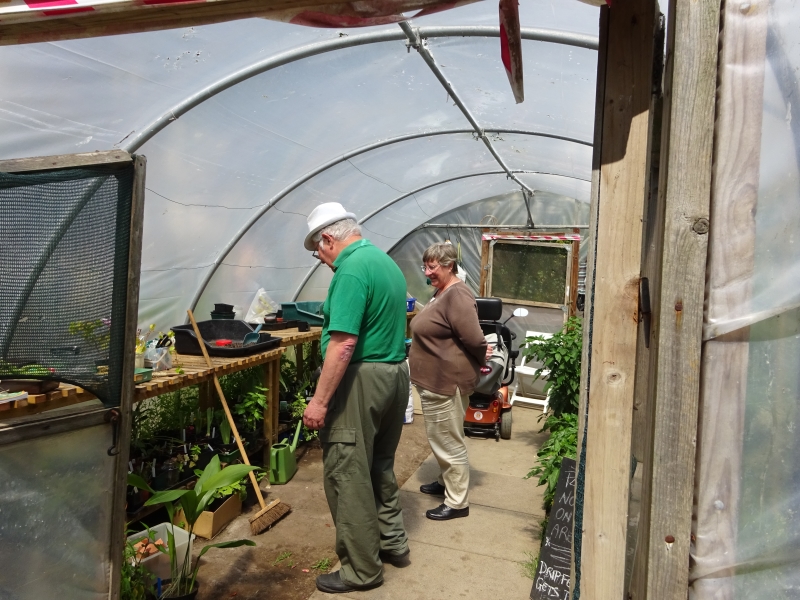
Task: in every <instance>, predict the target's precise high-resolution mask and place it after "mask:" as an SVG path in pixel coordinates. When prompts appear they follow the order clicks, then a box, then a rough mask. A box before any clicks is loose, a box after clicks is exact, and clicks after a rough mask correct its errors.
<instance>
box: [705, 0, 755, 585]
mask: <svg viewBox="0 0 800 600" xmlns="http://www.w3.org/2000/svg"><path fill="white" fill-rule="evenodd" d="M768 10H769V2H768V0H752V1H748V2H745V3H726V4H725V8H724V11H723V21H722V23H723V25H722V37H721V52H720V60H719V71H718V78H719V90H718V94H717V98H718V100H717V127H716V138H715V142H714V170H713V187H712V204H711V236H710V241H709V243H710V248H709V264H708V273H707V278H708V299H707V302H708V315H707V320H708V321H709V322H711V321H712V320H715V319H717V318H720V317H723V318H724V317H725V316H726V315H728V314H729V311H730V310H731V308H733V307H736V306H742V305H743V304H744V305H746V303H747V302H748V300H749V298H750V294H751V287H752V274H753V268H754V267H753V261H754V256H753V254H754V248H755V241H756V240H755V231H756V229H755V214H756V207H757V204H758V186H759V171H760V163H761V156H760V153H761V116H762V112H763V100H764V68H765V64H764V59H765V53H766V38H767V11H768ZM748 340H749V330H748V329H742V330H739V331H734V332H732V333H729V334H727V335H726V336H722V337H719V338H716V339H713V340H709V341H706V342H705V345H704V347H703V358H702V371H701V376H702V383H701V404H700V419H699V427H698V439H697V463H696V464H697V475H696V480H697V482H698V484H697V489H696V490H695V504H696V522H695V524H694V526H695V531H694V534H695V537H696V542H695V544H696V546H695V551H694V552H693V556H695V567H694V569H693V572H692V573H691V574H690V585H691V589H692V593H693V596H694V597H695V598H697V599H698V600H707V599H710V598H714V599H715V600H717V599H718V600H725V599H728V598H733V597H734V590H733V585H732V581H731V578H730V577H705V575H708V574H709V573H712V572H715V571H719V570H720V569H724V568H726V567H728V566H731V565H733V564H735V561H736V537H737V523H738V514H739V480H740V469H741V453H742V434H743V427H744V408H745V395H746V390H747V365H748V358H749V344H748ZM692 580H693V581H692Z"/></svg>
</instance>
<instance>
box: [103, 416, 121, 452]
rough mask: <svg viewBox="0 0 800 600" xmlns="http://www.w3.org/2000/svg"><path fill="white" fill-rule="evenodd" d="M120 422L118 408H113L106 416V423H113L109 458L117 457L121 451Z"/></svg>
mask: <svg viewBox="0 0 800 600" xmlns="http://www.w3.org/2000/svg"><path fill="white" fill-rule="evenodd" d="M119 420H120V414H119V411H118V410H117V409H116V408H112V409H111V410H110V411H108V412H107V413H106V414H105V421H106V423H111V447H110V448H109V449H108V450H107V451H106V453H107V454H108V455H109V456H116V455H117V454H119V452H120V449H119V448H117V446H118V444H119Z"/></svg>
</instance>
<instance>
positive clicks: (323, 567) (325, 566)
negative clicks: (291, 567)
mask: <svg viewBox="0 0 800 600" xmlns="http://www.w3.org/2000/svg"><path fill="white" fill-rule="evenodd" d="M332 564H333V563H332V561H331V559H330V558H322V559H320V560H318V561H317V562H315V563H314V564H313V565H311V568H312V569H314V570H315V571H322V572H324V573H327V572H328V571H330V570H331V565H332Z"/></svg>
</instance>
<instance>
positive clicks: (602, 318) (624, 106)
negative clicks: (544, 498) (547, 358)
mask: <svg viewBox="0 0 800 600" xmlns="http://www.w3.org/2000/svg"><path fill="white" fill-rule="evenodd" d="M604 10H605V9H604ZM606 22H607V31H606V32H605V34H602V33H601V39H604V40H607V42H606V48H605V65H606V66H607V68H605V67H601V69H603V70H604V71H605V81H604V82H603V84H602V85H603V88H604V92H603V96H602V104H600V105H599V106H598V109H599V110H602V127H601V135H600V138H599V139H597V138H596V139H595V145H596V147H597V144H600V146H601V147H600V148H599V173H598V179H597V184H596V189H597V195H596V196H593V203H594V204H596V210H597V215H596V217H595V216H594V215H592V219H596V226H597V230H596V237H595V244H596V249H595V253H594V255H593V259H594V261H595V264H594V277H593V286H594V298H593V306H592V317H591V334H590V336H589V340H588V342H589V343H590V345H591V346H590V350H589V354H588V358H589V364H588V365H586V367H587V368H589V369H591V372H590V375H589V390H588V398H587V401H588V416H587V419H586V424H585V427H586V439H587V446H586V464H585V469H586V478H585V496H584V509H583V532H582V540H581V564H580V582H579V587H580V592H581V595H582V597H584V598H603V599H606V598H608V599H619V598H623V597H624V592H625V535H626V528H627V512H628V491H629V485H630V475H631V429H632V420H633V391H634V376H635V371H636V338H637V329H638V290H639V273H640V269H641V260H642V218H643V209H644V204H645V201H646V198H647V191H648V177H647V166H648V148H649V146H648V140H649V130H650V127H649V124H650V115H649V113H650V104H651V90H652V68H653V60H652V53H653V35H654V30H655V25H656V10H655V3H654V2H652V1H650V0H630V1H629V2H619V3H616V2H615V3H614V6H613V8H611V10H609V11H608V15H607V21H606ZM585 339H586V338H585ZM577 533H578V532H576V535H577Z"/></svg>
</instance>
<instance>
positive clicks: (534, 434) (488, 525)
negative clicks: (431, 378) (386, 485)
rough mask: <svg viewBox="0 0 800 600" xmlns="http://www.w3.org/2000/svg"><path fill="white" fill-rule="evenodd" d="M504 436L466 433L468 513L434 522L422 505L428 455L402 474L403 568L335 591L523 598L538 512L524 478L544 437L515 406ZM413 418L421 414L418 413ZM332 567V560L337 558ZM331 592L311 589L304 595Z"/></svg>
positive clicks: (433, 501)
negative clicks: (371, 584) (369, 584)
mask: <svg viewBox="0 0 800 600" xmlns="http://www.w3.org/2000/svg"><path fill="white" fill-rule="evenodd" d="M513 415H514V426H513V430H512V436H511V439H510V440H500V442H495V441H494V439H478V438H470V439H468V440H467V447H468V451H469V462H470V514H469V517H467V518H463V519H454V520H452V521H444V522H437V521H431V520H430V519H427V518H425V511H426V510H428V509H429V508H434V507H436V506H438V504H439V503H440V502H441V500H440V499H439V498H436V497H433V496H427V495H425V494H422V493H420V491H419V486H420V485H421V484H423V483H430V482H431V481H433V480H435V479H436V476H437V474H438V465H437V464H436V460H435V459H434V457H433V455H432V454H431V455H429V456H428V458H427V459H426V460H425V461H424V462H423V463H422V464H421V465H420V467H419V469H417V471H416V472H415V473H414V474H413V475H412V476H411V478H410V479H409V480H408V481H406V483H405V485H404V486H403V487H402V489H401V491H400V494H401V500H402V503H403V518H404V519H405V524H406V530H407V531H408V537H409V545H410V548H411V556H410V562H409V564H408V565H406V566H404V567H402V568H396V567H393V566H391V565H385V566H384V583H383V585H382V586H381V587H379V588H376V589H374V590H369V591H365V592H352V593H350V594H338V595H337V596H338V597H339V598H358V599H360V600H417V599H419V600H429V599H431V598H447V599H452V598H459V599H462V598H463V599H465V600H470V599H473V598H474V599H476V600H477V599H480V600H485V599H486V598H503V599H504V600H505V599H520V600H526V599H527V598H528V597H529V595H530V591H531V585H532V583H533V582H532V581H531V580H530V579H527V578H526V577H525V576H524V575H523V572H522V566H521V563H522V562H524V561H525V560H527V557H526V555H525V553H526V552H533V553H537V552H538V550H539V540H540V536H541V528H540V523H541V521H542V520H543V519H544V511H543V509H542V489H543V488H541V487H538V486H537V485H536V481H535V480H533V479H527V480H526V479H523V477H524V476H525V474H526V473H527V472H528V471H529V470H530V468H531V467H532V466H533V464H534V457H535V455H536V451H537V450H538V448H539V446H540V445H541V443H542V442H543V441H544V440H545V439H546V438H545V436H544V435H543V434H540V433H539V428H540V427H541V424H540V423H539V422H538V418H539V416H540V415H541V412H540V411H538V410H535V409H529V408H525V407H522V406H517V407H515V408H514V409H513ZM416 418H418V419H421V418H422V417H421V416H417V417H416ZM337 568H338V566H337ZM332 597H333V595H330V594H324V593H322V592H319V591H316V592H314V594H312V596H311V598H310V599H309V600H327V599H329V598H332Z"/></svg>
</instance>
